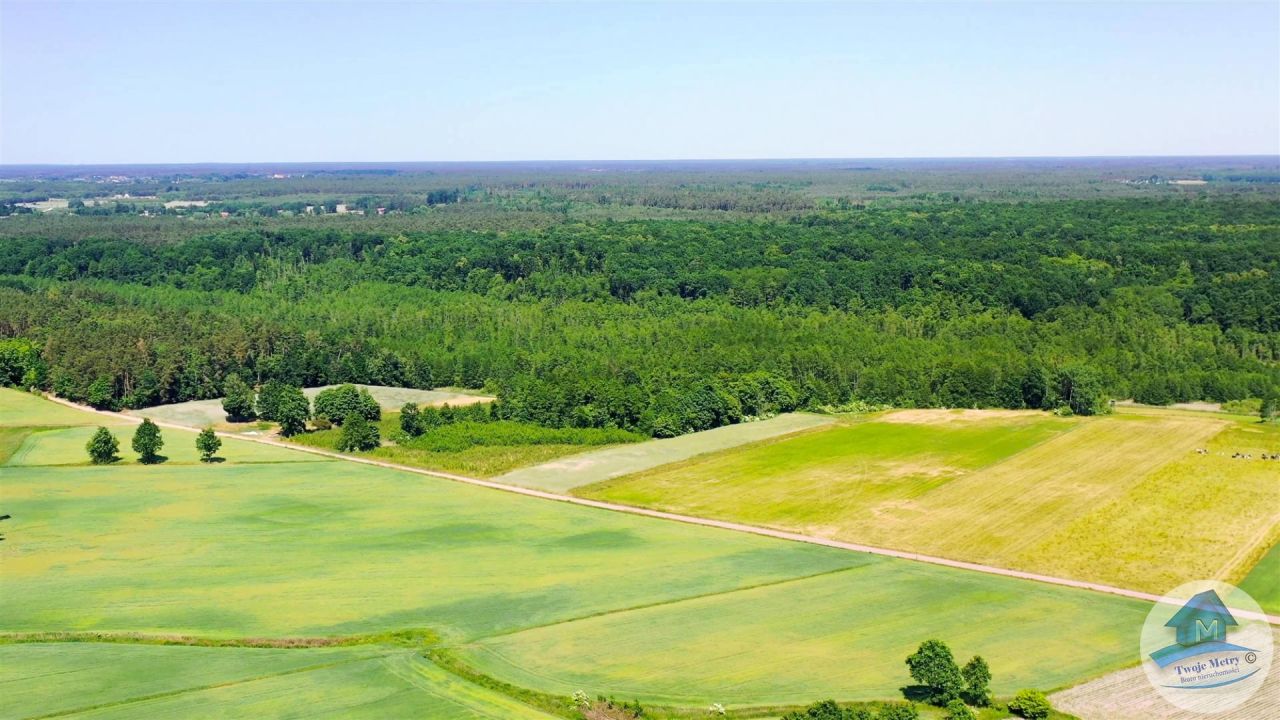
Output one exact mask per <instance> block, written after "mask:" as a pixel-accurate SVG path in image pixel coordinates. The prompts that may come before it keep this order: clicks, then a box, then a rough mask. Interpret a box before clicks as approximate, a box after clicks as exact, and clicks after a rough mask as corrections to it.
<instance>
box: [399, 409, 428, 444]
mask: <svg viewBox="0 0 1280 720" xmlns="http://www.w3.org/2000/svg"><path fill="white" fill-rule="evenodd" d="M400 429H401V430H403V431H404V434H405V435H408V436H409V437H418V436H419V435H421V434H422V433H423V432H425V431H426V428H425V427H423V424H422V413H420V412H418V406H417V405H415V404H413V403H411V402H408V403H405V404H404V407H402V408H400Z"/></svg>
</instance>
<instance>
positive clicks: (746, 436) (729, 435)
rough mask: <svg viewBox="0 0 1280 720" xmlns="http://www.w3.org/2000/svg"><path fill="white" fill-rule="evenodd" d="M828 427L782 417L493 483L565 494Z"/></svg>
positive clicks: (571, 460) (583, 458)
mask: <svg viewBox="0 0 1280 720" xmlns="http://www.w3.org/2000/svg"><path fill="white" fill-rule="evenodd" d="M833 421H834V418H832V417H830V416H826V415H812V414H809V413H788V414H785V415H778V416H777V417H772V418H769V419H768V420H760V421H758V422H749V423H739V424H737V425H726V426H724V427H719V428H715V429H713V430H704V431H702V432H696V433H690V434H688V435H681V436H680V437H674V438H664V439H661V440H648V441H646V442H642V443H636V444H634V445H620V446H617V447H612V448H606V449H603V450H592V451H590V452H584V453H580V454H577V455H573V456H571V457H565V458H559V459H556V460H553V461H551V462H546V463H543V464H540V465H533V466H532V467H525V468H521V469H519V470H513V471H512V472H508V473H506V474H505V475H502V476H501V477H499V478H498V480H499V481H501V482H504V483H507V484H508V485H519V486H521V487H529V488H535V489H538V490H550V491H552V492H565V491H567V490H569V489H571V488H575V487H578V486H580V485H589V484H591V483H596V482H600V481H602V480H607V479H609V478H614V477H618V476H621V475H628V474H631V473H636V472H640V471H642V470H648V469H650V468H655V467H658V466H660V465H666V464H668V463H673V462H678V461H680V460H687V459H689V458H691V457H695V456H697V455H703V454H705V453H710V452H715V451H717V450H726V449H728V448H734V447H739V446H741V445H746V444H748V443H753V442H758V441H760V440H767V439H769V438H774V437H778V436H781V435H787V434H790V433H795V432H799V431H801V430H808V429H810V428H816V427H822V426H823V425H827V424H829V423H831V422H833ZM525 464H528V463H525Z"/></svg>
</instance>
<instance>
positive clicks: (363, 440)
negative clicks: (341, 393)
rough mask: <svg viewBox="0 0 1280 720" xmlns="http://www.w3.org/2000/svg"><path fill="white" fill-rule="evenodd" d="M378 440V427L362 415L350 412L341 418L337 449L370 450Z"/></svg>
mask: <svg viewBox="0 0 1280 720" xmlns="http://www.w3.org/2000/svg"><path fill="white" fill-rule="evenodd" d="M380 442H381V438H379V437H378V428H377V427H375V426H374V425H371V424H370V423H369V421H368V420H366V419H365V417H364V415H362V414H360V413H359V412H352V413H351V414H350V415H347V417H345V418H344V419H343V421H342V434H341V435H339V436H338V449H339V450H341V451H342V452H363V451H365V450H372V449H374V448H376V447H378V445H379V443H380Z"/></svg>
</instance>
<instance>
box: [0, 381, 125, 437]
mask: <svg viewBox="0 0 1280 720" xmlns="http://www.w3.org/2000/svg"><path fill="white" fill-rule="evenodd" d="M122 424H123V425H127V424H128V421H127V420H124V419H122V418H113V417H108V416H97V415H91V414H89V413H86V412H82V411H80V410H77V409H75V408H70V407H67V406H65V405H59V404H58V403H55V402H50V401H48V400H45V399H44V398H42V397H40V396H38V395H33V394H31V393H29V392H21V391H19V390H13V389H10V388H5V387H0V425H10V426H12V425H17V426H27V427H30V426H39V425H122Z"/></svg>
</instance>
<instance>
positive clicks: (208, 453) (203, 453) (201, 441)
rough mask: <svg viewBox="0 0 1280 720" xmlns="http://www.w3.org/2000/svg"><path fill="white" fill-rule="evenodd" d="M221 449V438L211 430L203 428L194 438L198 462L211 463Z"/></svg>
mask: <svg viewBox="0 0 1280 720" xmlns="http://www.w3.org/2000/svg"><path fill="white" fill-rule="evenodd" d="M221 447H222V438H220V437H218V435H217V434H216V433H214V432H213V428H205V429H203V430H201V431H200V434H199V435H197V436H196V450H199V451H200V462H213V456H214V455H216V454H217V453H218V450H219V448H221Z"/></svg>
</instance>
